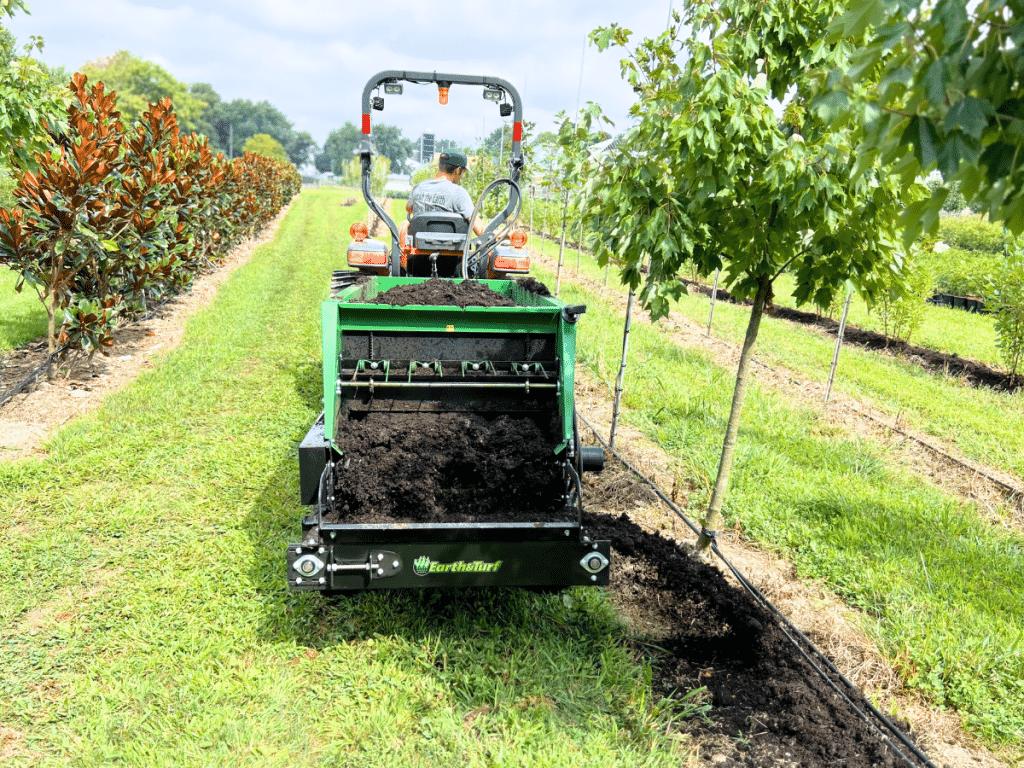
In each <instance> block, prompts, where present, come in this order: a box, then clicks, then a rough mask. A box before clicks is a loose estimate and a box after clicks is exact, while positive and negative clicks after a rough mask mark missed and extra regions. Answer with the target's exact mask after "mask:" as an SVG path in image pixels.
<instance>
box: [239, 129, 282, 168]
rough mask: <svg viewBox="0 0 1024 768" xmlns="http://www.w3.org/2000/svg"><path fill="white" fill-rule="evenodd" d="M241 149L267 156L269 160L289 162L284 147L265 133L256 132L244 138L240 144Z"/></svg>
mask: <svg viewBox="0 0 1024 768" xmlns="http://www.w3.org/2000/svg"><path fill="white" fill-rule="evenodd" d="M242 151H243V152H252V153H253V154H254V155H262V156H263V157H269V158H270V159H271V160H280V161H281V162H282V163H287V162H290V160H289V159H288V153H287V152H285V151H284V147H282V146H281V144H280V143H279V142H278V141H276V140H275V139H274V138H273V137H271V136H268V135H267V134H265V133H257V134H256V135H255V136H250V137H249V138H248V139H246V140H245V144H244V145H242Z"/></svg>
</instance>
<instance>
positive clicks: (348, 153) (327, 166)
mask: <svg viewBox="0 0 1024 768" xmlns="http://www.w3.org/2000/svg"><path fill="white" fill-rule="evenodd" d="M362 140H363V132H362V130H360V129H359V127H358V126H357V125H356V124H355V123H353V122H352V121H351V120H349V121H347V122H346V123H345V124H344V125H343V126H341V128H335V129H334V130H333V131H331V132H330V133H329V134H327V141H325V142H324V151H323V152H321V153H320V154H318V155H317V156H316V169H317V170H318V171H320V172H321V173H337V174H341V173H342V172H343V170H344V169H345V168H347V167H348V164H349V163H350V162H352V158H353V157H355V154H356V149H358V147H359V143H360V142H361V141H362Z"/></svg>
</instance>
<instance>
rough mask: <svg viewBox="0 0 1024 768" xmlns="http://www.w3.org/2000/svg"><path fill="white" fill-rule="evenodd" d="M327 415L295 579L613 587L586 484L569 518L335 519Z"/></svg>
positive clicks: (315, 455)
mask: <svg viewBox="0 0 1024 768" xmlns="http://www.w3.org/2000/svg"><path fill="white" fill-rule="evenodd" d="M331 453H332V451H331V449H330V446H329V443H328V442H327V440H326V439H325V438H324V432H323V422H322V421H318V422H317V423H316V424H314V425H313V427H312V428H311V429H310V430H309V433H308V434H307V435H306V438H305V440H303V442H302V444H301V445H300V447H299V467H300V478H301V481H302V482H301V486H302V489H301V490H302V496H303V503H304V504H307V505H308V508H309V514H307V515H306V516H305V517H304V518H303V520H302V542H301V543H299V544H291V545H289V547H288V557H287V568H288V585H289V587H291V588H292V589H295V590H300V591H302V590H313V591H320V592H324V593H331V592H335V593H339V592H340V593H344V592H357V591H361V590H366V589H409V588H423V587H495V586H520V587H555V588H559V587H569V586H574V585H591V586H605V585H607V584H608V571H609V568H608V566H609V558H610V556H611V553H610V542H608V541H591V540H590V539H589V538H588V537H587V536H585V535H584V533H583V530H582V527H581V522H580V508H579V504H580V501H579V498H578V492H579V486H578V484H577V487H576V492H575V493H573V494H572V498H570V499H568V500H567V502H568V503H567V506H566V507H565V508H564V511H565V520H564V521H563V522H539V521H538V522H515V523H502V522H488V523H400V524H394V525H351V524H344V523H332V522H327V520H326V518H327V517H328V516H330V515H329V513H330V511H331V497H330V494H331V491H330V489H331V488H332V487H333V482H334V478H333V467H334V463H333V461H332V456H331Z"/></svg>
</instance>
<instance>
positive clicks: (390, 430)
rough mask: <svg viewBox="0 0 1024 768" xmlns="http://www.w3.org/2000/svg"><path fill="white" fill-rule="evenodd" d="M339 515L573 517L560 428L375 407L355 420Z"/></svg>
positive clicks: (347, 442)
mask: <svg viewBox="0 0 1024 768" xmlns="http://www.w3.org/2000/svg"><path fill="white" fill-rule="evenodd" d="M338 447H339V448H340V449H341V450H342V452H343V455H342V457H341V460H340V463H339V464H338V466H337V469H336V473H335V486H334V496H335V513H334V514H332V516H331V518H329V519H331V521H332V522H344V523H349V524H360V525H365V524H373V523H388V524H390V523H395V522H417V523H455V522H495V521H500V522H520V521H527V522H536V521H555V520H564V519H565V517H566V514H565V513H564V512H562V502H561V497H562V482H563V481H562V471H561V467H560V465H559V463H558V462H557V461H556V460H555V455H554V450H555V442H554V441H553V440H552V438H551V436H550V433H549V432H548V431H547V430H543V429H541V428H540V427H538V426H537V424H536V423H535V422H534V421H533V420H532V419H531V418H529V417H518V418H516V417H512V416H508V415H502V416H499V417H498V418H496V419H494V420H493V421H492V420H488V419H487V418H485V417H484V416H482V415H480V414H476V413H470V412H456V413H391V412H371V413H368V414H367V415H366V416H365V417H364V418H362V419H352V420H350V421H348V422H346V424H345V426H344V428H343V429H342V430H341V433H340V435H339V441H338Z"/></svg>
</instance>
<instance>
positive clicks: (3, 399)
mask: <svg viewBox="0 0 1024 768" xmlns="http://www.w3.org/2000/svg"><path fill="white" fill-rule="evenodd" d="M175 298H177V296H171V297H170V298H167V299H164V300H163V301H161V302H160V303H159V304H157V305H156V306H155V307H153V309H151V310H150V311H149V312H147V313H146V314H144V315H142V316H141V317H137V318H135V319H134V320H132V321H131V322H130V323H125V324H124V325H122V326H119V327H120V328H122V329H123V328H131V327H132V326H133V325H137V324H138V323H142V322H145V321H146V320H149V319H150V318H151V317H153V316H155V315H156V313H157V312H159V311H160V310H161V309H163V308H164V307H166V306H167V305H168V304H169V303H170V302H171V301H173V300H174V299H175ZM69 349H71V344H65V345H64V346H63V347H61V348H60V349H58V350H57V351H56V352H53V353H52V354H50V355H48V356H47V358H46V360H45V361H44V362H43V363H42V364H40V365H39V367H38V368H36V369H35V370H34V371H32V373H30V374H29V375H28V376H26V377H25V378H24V379H22V380H21V381H19V382H18V383H17V384H15V385H14V386H13V387H11V388H10V389H9V390H7V391H6V392H4V393H3V394H2V395H0V408H3V407H4V406H5V405H7V403H8V402H10V401H11V400H13V399H14V398H15V397H16V396H17V395H18V394H19V393H20V392H22V390H24V389H25V388H26V387H29V386H31V385H32V383H33V382H35V380H36V379H38V378H39V375H40V374H41V373H42V372H43V371H45V370H46V369H47V368H48V367H49V366H50V365H51V364H52V363H53V361H54V360H57V359H58V358H59V357H60V356H61V355H63V354H64V353H65V352H67V351H68V350H69Z"/></svg>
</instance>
